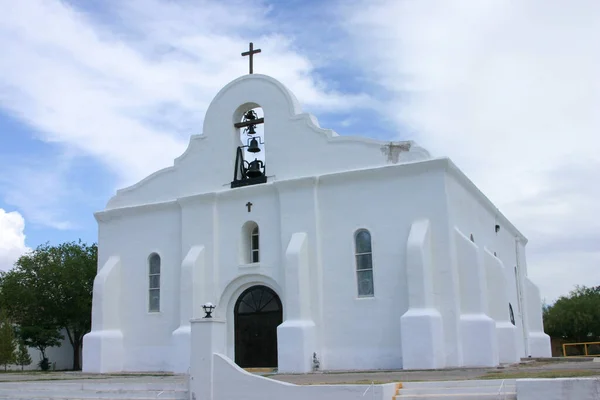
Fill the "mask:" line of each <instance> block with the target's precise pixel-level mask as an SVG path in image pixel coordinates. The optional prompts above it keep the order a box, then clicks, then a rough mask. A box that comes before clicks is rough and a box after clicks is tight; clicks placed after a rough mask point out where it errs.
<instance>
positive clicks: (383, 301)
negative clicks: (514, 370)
mask: <svg viewBox="0 0 600 400" xmlns="http://www.w3.org/2000/svg"><path fill="white" fill-rule="evenodd" d="M252 110H254V111H255V112H249V111H252ZM261 116H264V117H263V118H259V117H261ZM258 130H262V134H261V135H260V136H258V135H257V134H254V132H258ZM240 138H246V139H244V140H242V139H240ZM253 139H256V140H253ZM307 149H309V150H310V151H307ZM256 150H260V152H258V153H255V151H256ZM255 154H258V155H260V156H261V157H262V158H259V157H258V156H256V161H255ZM95 216H96V219H97V221H98V225H99V231H98V235H99V237H98V245H99V260H98V275H97V277H96V280H95V282H94V294H93V296H94V298H93V311H92V331H91V332H90V333H89V334H87V335H86V336H85V338H84V346H83V370H84V372H118V371H172V372H186V371H188V368H189V366H190V358H191V357H194V355H193V354H190V320H191V319H194V318H203V317H205V316H206V315H205V312H204V310H203V307H202V306H203V305H205V304H207V303H212V304H214V305H215V306H216V308H215V309H214V311H213V313H212V317H214V318H218V319H219V320H221V321H223V324H224V329H223V332H225V334H224V337H223V338H222V340H223V341H224V343H225V348H226V354H224V356H226V357H229V358H231V359H232V360H233V361H234V362H235V363H237V364H238V365H239V366H241V367H243V368H253V367H265V368H276V369H278V371H279V372H310V371H311V370H313V369H314V368H316V367H317V364H318V368H319V369H320V370H330V371H334V370H373V369H401V368H404V369H433V368H447V367H475V366H495V365H498V364H500V363H511V362H517V361H518V360H519V359H520V358H521V357H528V356H532V357H550V339H549V337H548V336H547V335H546V334H544V331H543V325H542V308H541V301H540V294H539V290H538V288H537V287H536V286H535V285H534V283H532V282H531V281H530V280H529V278H528V277H527V263H526V257H525V246H526V244H527V239H526V238H525V237H524V236H523V235H522V234H521V233H520V232H519V231H518V230H517V228H516V227H515V226H513V224H512V223H511V222H510V221H508V220H507V219H506V217H505V216H503V215H502V214H501V213H500V211H499V210H498V209H497V208H496V207H495V206H494V205H493V204H492V203H491V202H490V200H488V198H486V197H485V195H484V194H483V193H481V192H480V191H479V190H478V188H477V187H476V186H475V185H474V184H473V183H472V182H471V181H470V180H469V179H468V178H467V177H466V176H465V175H464V174H463V173H462V172H461V171H460V170H459V169H458V168H457V167H456V166H455V165H454V164H453V163H452V162H451V161H450V160H449V159H448V158H432V157H431V156H430V154H429V153H428V152H427V151H426V150H425V149H423V148H421V147H419V146H418V145H416V144H415V143H413V142H381V141H376V140H372V139H368V138H361V137H348V136H338V135H337V134H336V133H335V132H333V131H331V130H328V129H323V128H321V127H319V125H318V123H317V120H316V119H315V117H313V116H311V115H309V114H306V113H303V112H302V110H301V108H300V106H299V103H298V101H297V100H296V98H295V97H294V95H293V94H292V93H291V92H290V91H289V90H288V89H286V87H285V86H284V85H282V84H281V83H280V82H278V81H276V80H275V79H273V78H271V77H269V76H265V75H258V74H250V75H246V76H243V77H240V78H238V79H236V80H234V81H233V82H231V83H229V84H228V85H227V86H225V87H224V88H223V89H222V90H221V91H220V92H219V93H218V94H217V95H216V97H215V98H214V100H213V101H212V103H211V104H210V106H209V108H208V110H207V112H206V116H205V119H204V126H203V132H202V134H201V135H195V136H192V137H191V138H190V143H189V147H188V148H187V150H186V151H185V152H184V153H183V154H182V155H181V156H180V157H179V158H177V159H175V161H174V165H173V166H171V167H168V168H165V169H162V170H160V171H157V172H155V173H154V174H152V175H150V176H148V177H147V178H145V179H143V180H142V181H140V182H139V183H137V184H135V185H133V186H131V187H128V188H125V189H122V190H119V191H118V192H117V193H116V195H115V196H114V197H113V198H111V199H110V201H109V202H108V204H107V206H106V209H105V210H103V211H100V212H98V213H96V214H95Z"/></svg>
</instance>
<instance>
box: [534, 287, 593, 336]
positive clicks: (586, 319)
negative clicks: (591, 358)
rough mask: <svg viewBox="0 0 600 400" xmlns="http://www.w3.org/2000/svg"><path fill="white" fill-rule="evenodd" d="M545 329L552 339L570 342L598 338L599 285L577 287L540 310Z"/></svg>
mask: <svg viewBox="0 0 600 400" xmlns="http://www.w3.org/2000/svg"><path fill="white" fill-rule="evenodd" d="M543 313H544V330H545V331H546V333H547V334H548V335H550V336H551V337H554V338H560V339H563V340H567V341H572V342H590V341H597V340H599V339H600V286H596V287H585V286H576V287H575V289H574V290H572V291H571V292H570V293H569V295H568V296H561V297H559V299H558V300H557V301H556V302H555V303H554V304H552V305H550V306H546V307H544V309H543Z"/></svg>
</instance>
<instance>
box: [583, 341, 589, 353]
mask: <svg viewBox="0 0 600 400" xmlns="http://www.w3.org/2000/svg"><path fill="white" fill-rule="evenodd" d="M583 347H584V348H585V355H586V356H587V355H588V352H587V343H584V344H583Z"/></svg>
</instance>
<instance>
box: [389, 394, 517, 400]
mask: <svg viewBox="0 0 600 400" xmlns="http://www.w3.org/2000/svg"><path fill="white" fill-rule="evenodd" d="M395 398H396V399H397V400H400V399H401V400H517V394H516V393H515V392H511V393H506V394H502V395H500V396H498V394H493V393H457V394H409V395H400V396H396V397H395Z"/></svg>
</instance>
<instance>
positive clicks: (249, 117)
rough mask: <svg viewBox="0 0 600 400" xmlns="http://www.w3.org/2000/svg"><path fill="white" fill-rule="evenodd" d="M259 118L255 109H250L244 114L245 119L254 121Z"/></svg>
mask: <svg viewBox="0 0 600 400" xmlns="http://www.w3.org/2000/svg"><path fill="white" fill-rule="evenodd" d="M256 118H257V115H256V113H255V112H254V111H253V110H249V111H247V112H246V114H244V119H245V120H246V121H254V120H255V119H256Z"/></svg>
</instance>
